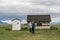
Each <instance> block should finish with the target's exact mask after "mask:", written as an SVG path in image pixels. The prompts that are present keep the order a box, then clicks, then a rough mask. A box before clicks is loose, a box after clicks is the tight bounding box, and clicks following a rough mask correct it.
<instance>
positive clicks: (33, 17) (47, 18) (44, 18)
mask: <svg viewBox="0 0 60 40" xmlns="http://www.w3.org/2000/svg"><path fill="white" fill-rule="evenodd" d="M33 20H34V21H35V22H50V21H51V18H50V15H28V16H27V22H30V21H33Z"/></svg>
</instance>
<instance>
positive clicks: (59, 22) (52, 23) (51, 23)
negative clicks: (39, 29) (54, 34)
mask: <svg viewBox="0 0 60 40" xmlns="http://www.w3.org/2000/svg"><path fill="white" fill-rule="evenodd" d="M50 24H60V22H51V23H50Z"/></svg>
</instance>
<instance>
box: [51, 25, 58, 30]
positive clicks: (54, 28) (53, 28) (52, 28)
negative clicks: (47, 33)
mask: <svg viewBox="0 0 60 40" xmlns="http://www.w3.org/2000/svg"><path fill="white" fill-rule="evenodd" d="M50 29H51V30H58V28H57V27H55V26H51V28H50Z"/></svg>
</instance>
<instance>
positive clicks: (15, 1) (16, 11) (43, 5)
mask: <svg viewBox="0 0 60 40" xmlns="http://www.w3.org/2000/svg"><path fill="white" fill-rule="evenodd" d="M28 14H50V15H51V17H52V18H55V17H56V18H60V0H0V19H3V18H7V17H8V16H9V18H12V17H15V16H16V17H17V16H18V17H21V16H22V15H28ZM23 19H24V18H23Z"/></svg>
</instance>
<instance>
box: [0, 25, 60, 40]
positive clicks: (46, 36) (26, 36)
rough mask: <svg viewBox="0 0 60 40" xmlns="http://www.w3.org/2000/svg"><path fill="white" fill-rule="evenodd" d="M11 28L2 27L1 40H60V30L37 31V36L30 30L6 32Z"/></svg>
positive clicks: (9, 26) (0, 28) (8, 26)
mask: <svg viewBox="0 0 60 40" xmlns="http://www.w3.org/2000/svg"><path fill="white" fill-rule="evenodd" d="M9 28H11V25H3V26H2V25H0V40H60V29H58V30H48V29H45V30H35V34H31V33H29V31H28V30H21V31H12V30H6V29H9Z"/></svg>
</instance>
